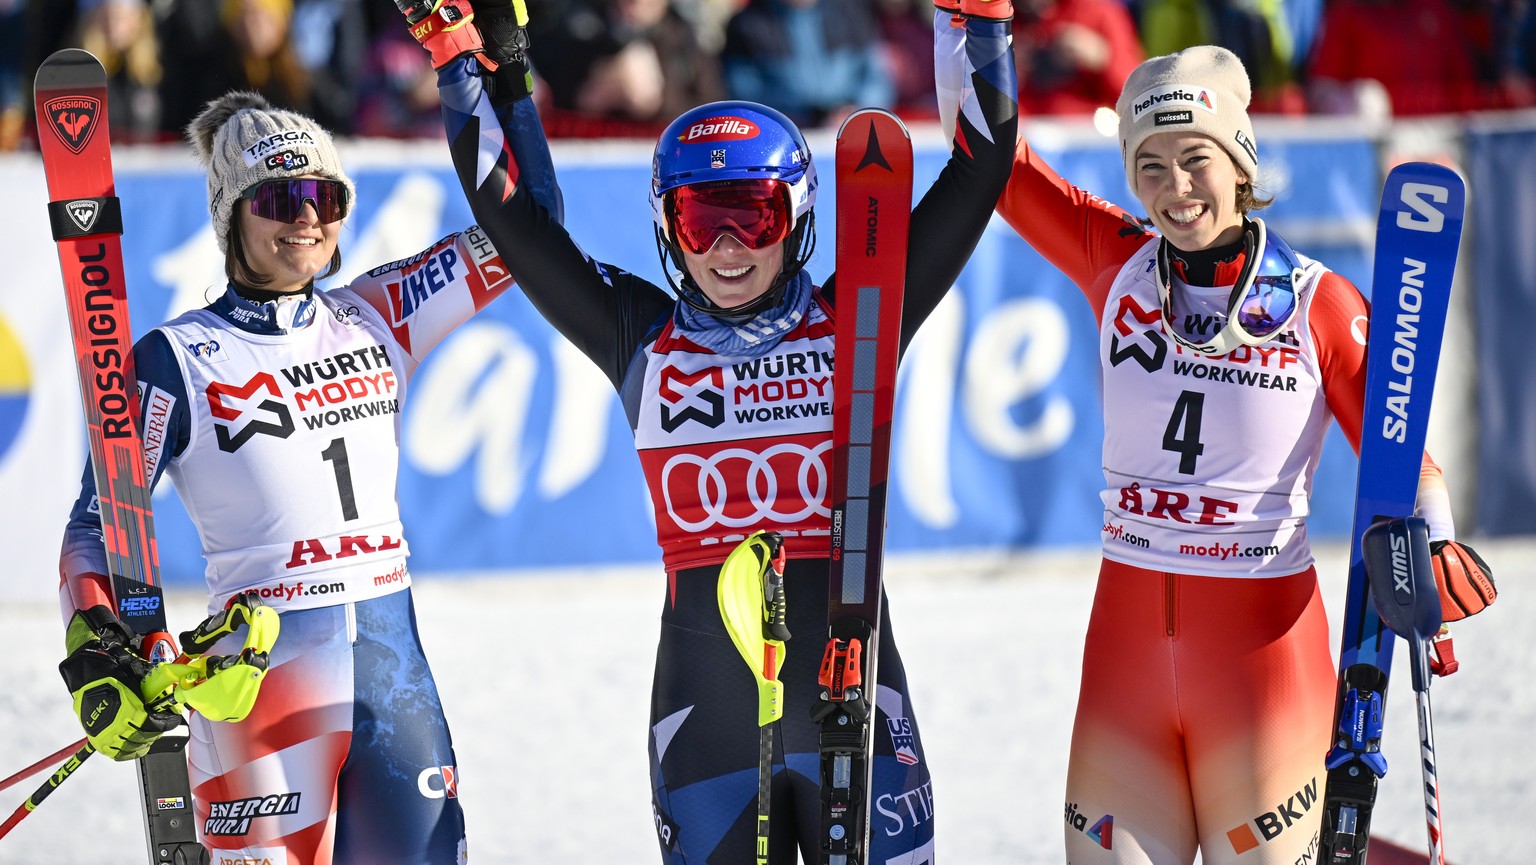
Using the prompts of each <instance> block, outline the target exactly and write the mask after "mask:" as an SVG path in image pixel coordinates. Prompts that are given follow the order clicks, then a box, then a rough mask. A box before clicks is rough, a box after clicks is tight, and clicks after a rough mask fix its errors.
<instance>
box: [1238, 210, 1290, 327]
mask: <svg viewBox="0 0 1536 865" xmlns="http://www.w3.org/2000/svg"><path fill="white" fill-rule="evenodd" d="M1262 234H1263V235H1264V236H1263V237H1262V242H1263V244H1264V252H1263V254H1262V255H1261V256H1259V261H1258V264H1257V266H1249V267H1245V268H1244V270H1245V271H1247V272H1246V273H1244V276H1249V275H1250V274H1251V275H1252V279H1253V282H1252V283H1251V284H1250V285H1249V286H1248V290H1247V291H1246V292H1243V291H1242V288H1243V283H1244V282H1245V280H1242V279H1239V280H1238V283H1237V285H1235V286H1233V288H1232V296H1231V298H1230V299H1229V306H1228V315H1227V321H1229V322H1236V323H1237V326H1238V327H1239V328H1240V329H1241V330H1242V331H1243V333H1245V334H1247V335H1248V336H1250V337H1253V338H1254V339H1264V338H1267V337H1269V336H1270V335H1272V334H1273V333H1274V332H1275V331H1277V330H1279V329H1280V328H1282V327H1284V326H1285V323H1286V322H1288V321H1290V320H1291V316H1293V315H1295V314H1296V277H1297V275H1298V274H1299V273H1301V263H1300V262H1298V261H1297V260H1296V253H1294V252H1292V251H1291V248H1290V247H1289V246H1288V245H1286V242H1285V241H1284V240H1281V239H1280V235H1278V234H1270V233H1269V232H1267V231H1265V232H1263V233H1262ZM1252 260H1253V255H1252V253H1251V252H1250V253H1249V262H1252ZM1239 292H1242V294H1241V298H1239Z"/></svg>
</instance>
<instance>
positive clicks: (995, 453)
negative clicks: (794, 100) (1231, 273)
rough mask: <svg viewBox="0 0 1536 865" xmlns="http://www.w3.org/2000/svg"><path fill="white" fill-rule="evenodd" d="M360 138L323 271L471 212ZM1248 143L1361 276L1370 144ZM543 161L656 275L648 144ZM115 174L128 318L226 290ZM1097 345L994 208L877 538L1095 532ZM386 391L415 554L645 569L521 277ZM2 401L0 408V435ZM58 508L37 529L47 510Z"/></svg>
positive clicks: (604, 427)
mask: <svg viewBox="0 0 1536 865" xmlns="http://www.w3.org/2000/svg"><path fill="white" fill-rule="evenodd" d="M1277 138H1278V136H1277ZM828 144H830V142H828ZM918 144H919V148H918V166H917V172H918V176H917V183H916V190H917V194H918V195H921V194H922V192H923V190H925V189H926V188H927V186H928V184H929V183H930V182H931V180H932V179H933V177H935V176H936V175H937V173H938V171H939V170H940V168H941V167H942V165H943V163H944V159H945V157H946V153H945V151H944V150H943V149H942V148H941V146H938V142H937V137H936V136H928V138H927V139H926V141H925V138H924V137H923V136H919V138H918ZM814 146H815V143H814V142H813V147H814ZM825 149H827V150H828V152H829V148H825ZM1039 149H1040V150H1041V151H1042V152H1043V153H1045V154H1046V156H1047V158H1048V159H1050V161H1051V162H1052V164H1053V165H1055V166H1056V167H1057V168H1058V170H1060V171H1061V172H1062V174H1063V175H1064V176H1066V177H1067V178H1068V179H1069V180H1072V181H1073V182H1075V183H1077V184H1078V185H1080V186H1082V187H1084V188H1086V189H1089V190H1092V191H1094V192H1097V193H1098V194H1100V195H1102V196H1104V197H1106V198H1109V199H1112V200H1115V201H1117V202H1119V203H1122V204H1125V205H1127V206H1128V207H1131V208H1132V209H1133V210H1135V209H1137V208H1136V207H1135V202H1134V201H1133V200H1131V198H1130V194H1129V189H1128V188H1127V187H1126V182H1125V176H1124V172H1123V168H1122V164H1121V162H1120V158H1119V154H1118V152H1117V151H1116V149H1115V147H1114V146H1113V143H1112V142H1110V141H1108V140H1103V141H1102V143H1095V144H1093V145H1088V146H1085V145H1084V144H1083V143H1082V141H1080V140H1073V141H1071V142H1064V143H1062V144H1059V145H1056V146H1054V147H1053V146H1052V143H1051V142H1048V141H1045V142H1041V143H1040V144H1039ZM370 153H371V151H370ZM356 154H357V151H343V158H344V159H347V160H348V164H349V166H350V167H351V171H352V174H353V177H354V179H355V180H356V182H357V186H358V198H359V205H358V208H357V210H356V212H355V214H354V215H353V216H352V217H350V218H349V220H348V222H347V225H346V226H345V228H344V230H343V234H342V241H341V249H342V252H343V257H344V264H343V267H342V275H343V276H342V278H341V279H338V280H335V281H333V282H334V283H335V284H341V282H342V281H344V279H345V278H346V277H347V276H350V275H351V274H356V273H361V272H363V271H365V270H367V269H369V268H372V267H374V266H376V265H379V264H382V263H384V262H387V261H391V260H394V259H398V258H404V257H407V256H409V255H411V254H413V253H415V252H417V251H419V250H420V249H423V248H425V247H427V246H428V245H430V244H431V243H432V242H433V241H435V240H437V239H438V238H440V237H442V236H443V235H446V234H448V233H450V232H451V231H455V230H458V229H461V228H463V227H465V226H467V225H469V224H470V223H471V221H472V220H471V216H470V213H469V208H468V206H467V205H466V204H465V203H464V201H463V198H462V195H461V194H460V193H459V191H458V187H457V183H456V181H455V180H454V178H453V176H452V173H451V170H450V169H449V168H448V166H447V160H446V154H445V153H443V152H442V151H441V150H439V149H431V150H423V149H419V148H417V147H415V146H412V147H407V148H403V149H402V148H396V149H394V150H391V151H387V152H385V154H384V156H383V157H379V156H377V155H365V156H361V157H360V156H358V155H356ZM1264 158H1265V165H1266V171H1267V172H1269V173H1271V174H1272V175H1274V176H1275V177H1276V178H1278V180H1279V182H1278V184H1277V186H1278V188H1275V189H1272V191H1273V192H1275V193H1276V194H1277V201H1276V203H1275V205H1274V207H1273V208H1271V209H1270V210H1267V211H1265V212H1264V214H1263V215H1264V216H1265V217H1266V218H1267V219H1268V220H1269V221H1270V224H1271V226H1272V228H1273V229H1274V230H1277V231H1279V232H1280V233H1282V234H1283V235H1285V236H1286V237H1287V239H1289V240H1290V241H1291V242H1292V244H1293V245H1294V246H1296V247H1297V248H1299V249H1301V250H1302V251H1304V252H1305V253H1307V254H1308V255H1311V256H1313V257H1315V258H1319V259H1321V260H1322V261H1324V262H1325V263H1327V264H1329V265H1330V266H1332V267H1334V268H1335V269H1336V270H1338V271H1340V272H1341V273H1343V274H1344V275H1345V276H1347V277H1349V278H1350V279H1351V280H1353V281H1354V282H1356V284H1357V285H1360V286H1361V288H1362V289H1363V290H1367V291H1368V285H1369V284H1368V274H1369V254H1370V243H1371V229H1372V223H1373V219H1374V213H1375V208H1376V198H1377V196H1378V193H1379V173H1378V169H1377V165H1376V155H1375V151H1374V149H1373V147H1372V146H1371V144H1370V142H1368V141H1366V140H1364V139H1345V140H1337V139H1326V140H1309V139H1299V138H1297V139H1283V140H1274V141H1266V142H1265V157H1264ZM556 165H557V169H558V170H559V172H560V182H561V187H562V189H563V192H564V196H565V209H566V224H567V227H568V228H569V229H570V231H571V234H572V235H573V236H574V237H575V238H576V239H577V240H578V241H579V242H580V243H582V244H583V246H584V248H585V249H586V251H587V252H588V253H589V254H591V255H592V256H594V257H595V258H598V259H600V260H604V261H609V262H613V263H615V264H618V265H620V266H622V267H625V268H626V269H630V270H632V271H634V272H636V273H638V274H640V275H642V276H645V277H646V278H648V279H651V280H652V281H655V282H657V283H658V284H663V285H665V284H666V283H665V280H664V278H663V276H662V272H661V269H660V268H661V265H660V263H659V261H658V257H657V253H656V249H655V243H654V238H653V235H652V227H651V221H650V214H649V209H648V205H647V202H646V189H647V187H648V183H649V148H644V147H626V146H619V147H608V148H600V149H592V148H588V149H580V148H572V149H557V151H556ZM118 174H119V177H118V194H119V196H120V197H121V199H122V203H123V215H124V220H125V223H126V226H127V230H126V232H125V235H124V256H125V265H126V267H127V273H128V284H129V286H130V289H129V291H130V299H131V306H132V308H131V316H132V319H133V323H134V328H135V331H136V333H137V334H142V333H143V332H144V331H145V330H147V329H148V328H149V327H151V326H153V325H154V324H157V323H159V322H161V321H164V320H166V319H167V318H169V317H170V316H172V315H175V314H176V313H178V312H180V311H181V310H184V309H187V308H192V307H197V306H201V305H203V304H205V303H207V302H208V301H209V300H210V299H212V298H213V297H214V296H215V295H216V294H217V293H218V292H220V291H222V288H223V284H224V278H223V262H222V257H221V256H220V254H219V253H218V250H217V247H216V245H215V243H214V242H213V237H212V235H211V230H210V228H209V225H208V215H207V209H206V197H205V195H206V193H205V188H204V181H203V178H202V175H201V174H199V173H198V172H197V171H196V169H195V168H194V167H192V166H191V165H190V164H189V163H187V162H185V161H183V160H180V159H175V160H148V161H134V160H130V161H129V162H128V164H124V165H120V167H119V172H118ZM1290 178H1305V182H1304V183H1302V182H1295V183H1292V182H1290V180H1289V179H1290ZM835 192H836V191H835V190H833V189H831V188H830V185H829V184H828V185H824V186H823V191H822V197H821V198H820V199H819V201H818V210H821V211H822V212H823V213H824V214H829V213H830V211H831V208H832V207H834V206H835ZM37 211H38V218H39V219H41V212H42V211H41V206H40V205H39V206H38V208H37ZM1362 220H1363V224H1362ZM832 224H833V220H831V219H830V218H824V219H822V220H821V225H822V232H821V237H820V240H819V243H818V251H817V253H816V256H815V258H814V259H813V260H812V263H811V265H810V271H811V274H812V276H813V277H815V278H816V279H817V280H818V281H820V280H822V279H824V278H825V277H826V276H827V274H828V273H829V272H830V270H831V269H832V259H833V248H834V242H833V237H832V228H831V226H832ZM913 240H914V242H917V243H921V242H922V240H923V239H922V238H914V239H913ZM3 323H4V321H3V319H0V324H3ZM1095 346H1096V336H1095V332H1094V322H1093V315H1092V313H1091V311H1090V310H1089V308H1088V305H1087V303H1086V302H1085V301H1084V300H1083V299H1082V296H1081V294H1080V292H1079V291H1078V289H1077V288H1076V287H1075V286H1074V285H1072V284H1071V283H1070V282H1069V281H1067V280H1066V279H1065V278H1064V277H1063V276H1062V275H1061V274H1060V273H1059V272H1057V271H1056V270H1055V269H1054V268H1052V267H1051V266H1049V265H1048V264H1047V263H1046V262H1045V261H1043V260H1042V259H1041V258H1040V257H1039V255H1037V254H1036V253H1035V252H1034V251H1033V250H1032V249H1031V248H1030V247H1029V246H1028V245H1027V244H1025V243H1024V241H1023V240H1022V239H1020V238H1019V237H1018V236H1017V235H1016V234H1015V233H1014V232H1013V231H1012V229H1011V228H1009V227H1008V226H1007V225H1006V224H1005V223H1004V222H1002V220H1001V219H994V220H993V223H992V225H991V227H990V228H989V229H988V231H987V233H986V234H985V236H984V237H983V238H982V240H981V242H980V244H979V245H978V247H977V249H976V251H975V253H974V255H973V257H972V259H971V261H970V264H969V265H968V266H967V268H966V270H965V272H964V273H963V274H962V276H961V278H960V280H959V282H958V283H957V285H956V287H955V290H954V291H952V292H951V294H950V297H949V298H948V299H947V300H946V301H945V302H944V303H943V304H942V305H941V306H940V307H939V309H938V310H937V311H936V312H935V313H934V315H933V317H932V318H931V319H930V320H929V321H928V322H927V324H925V325H924V327H923V330H922V331H921V332H920V333H919V335H918V337H917V339H916V341H914V343H913V344H912V346H911V348H910V350H909V351H908V354H907V356H906V358H905V360H904V361H903V366H902V372H901V379H900V384H899V391H898V401H897V407H896V411H897V419H896V433H895V442H894V454H893V467H892V474H893V487H892V496H891V500H890V514H889V521H890V529H889V533H888V535H887V538H888V544H889V548H890V550H891V551H892V552H893V553H897V554H899V553H904V552H910V553H917V552H923V553H937V552H942V551H946V550H953V551H961V550H963V551H967V552H974V551H998V552H1008V551H1018V550H1021V549H1026V548H1049V547H1077V548H1083V547H1092V546H1094V545H1096V544H1097V543H1098V538H1099V529H1100V526H1101V523H1102V519H1101V508H1100V504H1099V499H1098V490H1099V488H1100V487H1101V486H1102V485H1103V476H1102V473H1101V471H1100V446H1101V441H1102V435H1103V424H1102V420H1101V408H1100V403H1099V382H1098V377H1099V373H1098V362H1097V357H1096V356H1095ZM0 347H3V340H0ZM5 383H6V382H4V381H0V385H4V384H5ZM13 384H14V383H13ZM24 386H25V382H22V383H21V384H19V385H17V387H16V388H12V390H16V389H18V388H19V389H22V390H24V389H25V387H24ZM0 399H12V394H11V393H10V392H9V391H5V392H0ZM13 404H14V400H12V402H0V409H3V408H4V407H5V406H8V405H13ZM402 408H403V412H402V415H401V421H400V422H401V424H402V430H403V438H404V446H403V449H402V468H401V475H400V478H401V479H400V486H399V495H400V500H401V503H402V510H403V512H404V518H405V526H406V532H407V537H408V538H409V540H410V543H411V548H412V552H413V563H412V564H413V570H414V571H416V572H418V573H433V572H438V573H441V572H459V573H462V572H472V571H486V570H506V569H535V568H537V569H544V568H552V567H577V568H585V567H605V566H611V565H635V564H641V565H644V564H652V563H654V564H655V565H656V566H657V567H658V568H659V567H660V555H659V553H658V552H657V550H656V547H655V537H654V521H653V518H652V516H651V513H650V504H649V501H648V499H647V496H646V493H645V486H644V483H643V481H642V478H641V476H640V471H639V466H638V460H637V459H636V457H635V455H634V450H633V444H632V439H631V436H630V432H629V429H628V426H627V424H626V422H625V419H624V415H623V412H622V410H621V409H620V406H619V404H618V400H617V398H616V396H615V395H614V393H613V391H612V389H611V387H610V386H609V385H608V383H607V381H606V379H604V378H603V377H602V375H601V374H600V373H599V372H598V371H597V370H596V369H595V368H594V367H593V366H592V365H591V364H590V363H589V362H588V361H587V360H586V359H585V358H584V357H583V356H581V355H580V354H579V353H578V352H576V351H575V349H573V348H572V347H570V346H569V345H567V344H566V343H565V342H564V340H563V339H562V338H560V337H559V336H558V335H557V334H556V333H555V332H554V331H553V330H552V329H551V328H549V327H548V326H547V325H546V324H545V323H544V322H543V321H542V319H541V318H540V317H539V316H538V314H537V313H536V312H535V311H534V310H533V309H532V307H531V306H530V305H529V304H528V302H527V301H526V300H525V299H524V298H523V297H522V296H521V294H519V293H517V292H513V293H511V294H509V295H507V296H505V297H503V298H501V299H499V300H497V301H496V303H494V304H492V305H491V306H490V307H489V308H487V309H486V310H484V311H483V312H482V313H481V314H480V315H478V316H477V317H476V318H474V319H472V320H471V321H470V322H468V323H467V324H466V325H464V326H463V327H461V328H460V329H459V330H458V331H456V332H455V333H454V334H452V335H451V336H450V337H449V338H448V339H447V340H445V341H444V342H443V343H442V344H441V345H439V346H438V347H437V348H436V349H435V351H434V353H433V354H432V355H431V356H429V357H428V358H427V360H426V361H425V362H424V363H423V364H422V366H421V368H420V369H419V370H418V372H417V373H416V376H415V377H414V379H413V380H412V386H411V390H410V393H409V396H408V398H407V400H406V402H405V404H404V405H403V407H402ZM18 417H19V414H18V412H14V411H0V434H3V433H5V432H6V429H5V425H6V424H19V423H20V421H19V420H17V418H18ZM75 420H78V419H77V418H75ZM81 453H83V448H82V451H81ZM75 465H76V468H74V469H73V471H78V463H76V464H75ZM75 476H76V477H78V475H75ZM1353 476H1354V458H1353V455H1352V454H1351V453H1350V450H1349V447H1348V445H1347V444H1346V443H1345V442H1344V440H1343V437H1342V436H1341V435H1339V434H1338V433H1337V431H1335V432H1334V433H1332V434H1330V439H1329V442H1328V445H1327V447H1326V448H1325V451H1324V457H1323V464H1322V466H1321V468H1320V469H1319V472H1318V474H1317V483H1316V490H1317V492H1318V493H1320V494H1315V495H1314V497H1313V503H1314V518H1313V520H1312V528H1311V533H1312V535H1313V537H1314V538H1330V537H1332V538H1341V537H1343V536H1345V535H1346V534H1347V532H1348V530H1349V516H1350V515H1349V508H1348V501H1349V499H1350V498H1351V497H1352V494H1353ZM161 487H162V489H161V490H160V491H159V492H158V494H157V497H156V501H155V506H156V508H157V515H158V526H157V528H158V529H159V534H160V539H161V540H160V550H161V555H162V559H163V570H164V573H165V575H166V579H167V581H168V582H170V583H173V584H174V583H176V582H183V583H198V582H200V580H201V574H202V571H203V563H202V560H201V557H200V556H199V555H198V552H197V551H198V549H199V546H200V545H199V543H198V540H197V538H196V536H195V532H194V530H193V529H192V527H191V524H190V521H189V520H187V518H186V516H185V514H184V512H182V510H181V507H180V504H179V502H178V501H177V499H176V497H175V495H174V493H173V492H172V491H171V490H170V485H169V484H162V485H161ZM71 495H73V490H71ZM56 517H57V518H56V519H52V518H50V520H49V526H50V527H51V526H53V525H55V524H57V526H58V527H59V528H62V522H63V516H62V514H59V515H56ZM50 530H51V528H50ZM56 537H57V535H56V534H55V535H51V536H50V537H49V538H48V539H47V541H48V544H49V545H53V544H55V543H56V540H55V538H56ZM55 548H56V547H55Z"/></svg>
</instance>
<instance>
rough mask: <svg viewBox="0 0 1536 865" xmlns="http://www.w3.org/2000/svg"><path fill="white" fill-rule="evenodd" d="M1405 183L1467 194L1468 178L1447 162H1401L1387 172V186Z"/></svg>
mask: <svg viewBox="0 0 1536 865" xmlns="http://www.w3.org/2000/svg"><path fill="white" fill-rule="evenodd" d="M1405 183H1425V184H1431V185H1436V186H1443V187H1445V188H1447V189H1450V190H1452V191H1454V192H1455V193H1457V195H1458V196H1460V195H1464V194H1465V192H1466V187H1467V182H1466V178H1464V177H1462V176H1461V171H1460V170H1458V169H1457V168H1456V167H1455V166H1454V165H1451V164H1449V163H1445V162H1399V163H1397V164H1396V165H1393V166H1392V167H1391V169H1390V170H1388V171H1387V182H1386V186H1389V187H1391V186H1400V185H1402V184H1405Z"/></svg>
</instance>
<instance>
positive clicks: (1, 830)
mask: <svg viewBox="0 0 1536 865" xmlns="http://www.w3.org/2000/svg"><path fill="white" fill-rule="evenodd" d="M82 741H84V740H82ZM94 753H96V747H95V746H94V745H92V744H91V743H90V742H85V744H84V745H82V746H81V748H80V750H78V751H76V752H75V753H74V755H73V756H71V757H70V758H69V759H68V760H65V761H64V765H62V766H60V767H59V768H58V769H57V770H55V771H54V773H53V774H52V775H50V776H49V777H48V780H47V781H44V782H43V786H41V787H38V788H37V791H36V792H34V793H33V794H32V795H31V796H28V797H27V800H26V801H25V802H22V803H21V804H20V805H18V806H16V810H15V811H13V812H11V816H9V817H7V818H5V822H4V823H0V838H4V837H5V836H6V835H7V834H9V833H10V831H11V830H12V829H14V828H16V824H17V823H20V822H21V821H22V820H23V819H25V818H26V816H27V815H28V814H31V813H32V812H33V811H35V810H37V806H39V805H41V804H43V800H44V799H47V798H48V794H49V793H52V792H53V791H54V790H56V789H58V786H59V785H60V784H63V783H64V782H65V781H66V780H68V779H69V776H71V775H73V774H74V773H75V770H76V769H78V768H80V766H81V764H83V763H84V762H85V761H86V759H87V758H88V757H90V756H91V755H92V754H94ZM54 756H58V755H57V754H55V755H54ZM50 759H51V758H50ZM13 777H14V776H13ZM23 777H24V776H23ZM7 782H8V783H9V779H8V781H7Z"/></svg>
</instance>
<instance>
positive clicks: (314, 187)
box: [240, 177, 348, 225]
mask: <svg viewBox="0 0 1536 865" xmlns="http://www.w3.org/2000/svg"><path fill="white" fill-rule="evenodd" d="M240 197H241V198H246V199H249V200H250V202H251V213H252V214H253V215H255V216H260V217H261V218H263V219H273V220H276V221H278V222H287V223H294V222H298V221H299V213H300V212H302V211H303V210H304V202H306V201H307V202H309V203H310V204H312V205H314V208H315V216H317V217H319V219H320V224H321V225H329V224H330V223H332V222H340V221H341V218H342V217H344V216H346V215H347V204H348V201H347V185H346V184H345V183H342V182H341V181H340V180H328V179H326V178H321V177H283V178H279V179H277V180H266V181H262V182H261V183H258V184H256V185H255V186H253V187H251V188H250V189H247V190H246V191H245V192H242V193H241V194H240Z"/></svg>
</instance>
